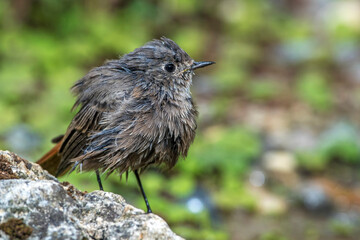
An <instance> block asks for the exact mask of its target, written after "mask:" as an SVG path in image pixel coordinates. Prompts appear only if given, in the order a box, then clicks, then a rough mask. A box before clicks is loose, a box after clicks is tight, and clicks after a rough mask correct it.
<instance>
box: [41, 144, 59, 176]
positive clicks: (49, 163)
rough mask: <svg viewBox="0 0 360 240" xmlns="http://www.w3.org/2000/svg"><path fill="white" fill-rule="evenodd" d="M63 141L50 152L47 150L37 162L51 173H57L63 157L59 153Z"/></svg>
mask: <svg viewBox="0 0 360 240" xmlns="http://www.w3.org/2000/svg"><path fill="white" fill-rule="evenodd" d="M61 143H62V141H60V142H58V143H57V144H56V145H55V146H54V147H53V148H52V149H51V150H50V151H49V152H47V153H46V154H45V155H44V156H43V157H42V158H40V159H39V160H38V161H37V162H36V163H37V164H39V165H40V166H41V167H42V168H43V169H45V170H47V171H48V172H49V173H50V174H52V175H55V174H56V172H57V169H58V166H59V164H60V160H61V157H60V155H59V154H58V153H59V149H60V146H61Z"/></svg>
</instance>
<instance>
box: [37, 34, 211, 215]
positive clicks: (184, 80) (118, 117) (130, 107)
mask: <svg viewBox="0 0 360 240" xmlns="http://www.w3.org/2000/svg"><path fill="white" fill-rule="evenodd" d="M213 63H214V62H196V61H194V60H193V59H192V58H191V57H190V56H189V55H188V54H187V53H186V52H185V51H184V50H182V49H181V48H180V47H179V46H178V45H177V44H176V43H175V42H174V41H172V40H170V39H168V38H164V37H163V38H161V39H160V40H153V41H151V42H148V43H146V44H145V45H144V46H142V47H140V48H137V49H135V50H134V51H133V52H131V53H128V54H126V55H124V56H123V57H121V58H119V59H116V60H109V61H107V62H105V64H104V65H102V66H100V67H96V68H94V69H92V70H91V71H90V72H89V73H88V74H87V75H86V76H84V77H83V78H82V79H80V80H78V81H77V82H76V83H75V85H74V86H73V87H72V88H71V90H72V92H73V93H74V95H75V96H76V102H75V104H74V106H73V108H72V110H75V109H78V112H77V113H76V115H75V116H74V118H73V120H72V121H71V123H70V125H69V127H68V129H67V131H66V133H65V134H64V135H61V136H59V137H57V138H55V139H54V140H53V142H54V143H56V145H55V146H54V147H53V148H52V149H51V150H50V151H49V152H48V153H46V154H45V155H44V156H43V157H42V158H41V159H40V160H39V161H38V162H37V163H39V164H40V165H41V166H42V167H43V168H44V169H46V170H48V171H49V172H50V173H52V174H55V175H56V176H61V175H64V174H65V173H66V172H71V171H73V170H74V169H76V168H78V169H80V170H81V171H95V172H96V176H97V180H98V183H99V187H100V189H101V190H102V189H103V187H102V183H101V178H100V173H104V172H106V173H107V174H108V175H109V174H111V173H113V172H114V171H116V172H118V173H119V174H120V175H122V174H123V173H126V176H127V175H128V172H129V171H133V172H134V174H135V176H136V179H137V181H138V184H139V187H140V190H141V193H142V195H143V197H144V200H145V203H146V207H147V212H148V213H150V212H152V211H151V208H150V205H149V202H148V200H147V197H146V194H145V192H144V189H143V187H142V184H141V181H140V177H139V173H141V172H142V171H143V170H144V169H146V168H147V167H148V166H149V165H152V164H155V165H160V164H162V165H165V166H167V167H168V168H169V169H170V168H172V167H173V166H174V165H175V164H176V162H177V160H178V159H179V157H186V155H187V152H188V149H189V147H190V144H191V143H192V142H193V140H194V137H195V130H196V117H197V110H196V108H195V105H194V102H193V100H192V96H191V92H190V86H191V84H192V76H193V75H194V70H196V69H198V68H202V67H205V66H209V65H211V64H213Z"/></svg>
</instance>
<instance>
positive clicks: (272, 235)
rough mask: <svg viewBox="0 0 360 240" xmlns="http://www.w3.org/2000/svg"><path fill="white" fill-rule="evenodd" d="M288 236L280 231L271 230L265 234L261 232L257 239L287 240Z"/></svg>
mask: <svg viewBox="0 0 360 240" xmlns="http://www.w3.org/2000/svg"><path fill="white" fill-rule="evenodd" d="M288 239H289V238H287V237H285V236H284V235H283V234H282V233H280V232H278V231H272V232H268V233H265V234H262V235H261V236H260V238H259V240H288Z"/></svg>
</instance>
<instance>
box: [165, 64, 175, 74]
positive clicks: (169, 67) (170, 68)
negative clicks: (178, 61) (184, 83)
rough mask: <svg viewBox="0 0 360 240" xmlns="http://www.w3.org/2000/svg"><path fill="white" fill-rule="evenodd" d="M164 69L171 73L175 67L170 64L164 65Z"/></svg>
mask: <svg viewBox="0 0 360 240" xmlns="http://www.w3.org/2000/svg"><path fill="white" fill-rule="evenodd" d="M164 68H165V70H166V71H168V72H173V71H175V65H174V64H172V63H168V64H166V65H165V67H164Z"/></svg>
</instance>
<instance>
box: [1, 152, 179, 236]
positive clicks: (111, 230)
mask: <svg viewBox="0 0 360 240" xmlns="http://www.w3.org/2000/svg"><path fill="white" fill-rule="evenodd" d="M0 196H1V197H0V239H182V238H181V237H179V236H177V235H176V234H175V233H173V232H172V231H171V230H170V228H169V226H168V225H167V223H166V222H165V221H164V220H163V219H161V218H160V217H158V216H157V215H154V214H145V213H144V211H142V210H139V209H137V208H135V207H133V206H131V205H129V204H127V203H126V202H125V200H124V198H123V197H121V196H120V195H117V194H114V193H110V192H103V191H94V192H91V193H86V192H81V191H80V190H78V189H76V188H75V187H74V186H72V185H71V184H70V183H66V182H65V183H60V182H59V181H58V180H57V179H56V178H55V177H53V176H52V175H50V174H48V173H47V171H44V170H42V168H41V167H40V166H39V165H37V164H35V163H31V162H29V161H27V160H24V159H22V158H20V157H18V156H17V155H16V154H14V153H10V152H8V151H0Z"/></svg>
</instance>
